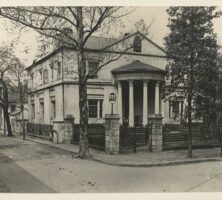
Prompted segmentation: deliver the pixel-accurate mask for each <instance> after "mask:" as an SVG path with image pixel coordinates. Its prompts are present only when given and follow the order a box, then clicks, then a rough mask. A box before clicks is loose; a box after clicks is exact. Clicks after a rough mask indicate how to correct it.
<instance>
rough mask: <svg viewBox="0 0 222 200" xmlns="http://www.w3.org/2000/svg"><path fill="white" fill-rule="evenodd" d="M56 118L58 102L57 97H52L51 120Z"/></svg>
mask: <svg viewBox="0 0 222 200" xmlns="http://www.w3.org/2000/svg"><path fill="white" fill-rule="evenodd" d="M55 118H56V101H55V97H51V119H55Z"/></svg>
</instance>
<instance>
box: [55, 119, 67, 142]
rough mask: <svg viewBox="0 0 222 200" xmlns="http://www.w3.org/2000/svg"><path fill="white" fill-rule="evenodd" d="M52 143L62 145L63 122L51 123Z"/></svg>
mask: <svg viewBox="0 0 222 200" xmlns="http://www.w3.org/2000/svg"><path fill="white" fill-rule="evenodd" d="M52 129H53V142H54V143H58V144H61V143H64V134H65V133H64V121H56V120H55V121H53V128H52Z"/></svg>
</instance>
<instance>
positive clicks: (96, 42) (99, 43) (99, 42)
mask: <svg viewBox="0 0 222 200" xmlns="http://www.w3.org/2000/svg"><path fill="white" fill-rule="evenodd" d="M136 34H140V35H141V36H142V37H144V38H145V39H146V40H148V41H149V42H150V43H152V44H153V45H154V46H156V47H157V48H158V49H160V50H161V51H162V52H164V53H166V52H165V50H164V49H163V48H161V47H160V46H159V45H157V44H156V43H154V42H153V41H152V40H150V39H149V38H147V37H146V36H144V35H143V34H141V33H140V32H135V33H133V34H129V35H127V36H126V37H124V38H122V39H120V38H107V37H99V36H90V37H89V38H88V40H87V42H86V44H85V47H84V48H85V50H90V51H91V50H103V51H104V50H107V49H109V48H110V47H111V46H113V45H115V44H118V43H120V42H121V41H123V40H125V39H128V38H130V37H132V36H134V35H136ZM64 48H66V49H71V50H75V48H74V47H70V46H61V47H59V48H58V49H56V50H54V51H53V52H51V53H50V54H48V55H46V56H44V57H43V58H40V59H39V60H37V61H35V62H34V63H33V64H32V65H30V66H28V67H26V70H28V69H30V68H31V67H33V66H36V65H38V64H40V63H42V62H43V61H45V60H46V59H48V58H50V57H52V56H53V55H55V54H57V53H59V52H61V51H62V50H63V49H64ZM152 56H153V55H152Z"/></svg>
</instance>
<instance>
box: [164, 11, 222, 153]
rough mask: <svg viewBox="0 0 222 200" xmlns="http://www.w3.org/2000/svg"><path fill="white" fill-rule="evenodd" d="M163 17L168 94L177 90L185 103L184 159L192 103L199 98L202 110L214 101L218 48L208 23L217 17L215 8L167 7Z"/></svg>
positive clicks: (190, 134)
mask: <svg viewBox="0 0 222 200" xmlns="http://www.w3.org/2000/svg"><path fill="white" fill-rule="evenodd" d="M167 13H168V15H169V18H168V27H169V29H170V33H169V35H168V36H167V37H166V38H165V45H166V51H167V56H168V65H167V71H168V76H169V77H171V78H170V87H169V92H173V91H174V92H175V91H178V87H179V86H180V93H182V94H183V95H184V96H185V97H186V99H187V103H188V106H187V112H188V113H187V115H188V157H192V132H191V123H192V118H191V117H192V112H193V111H194V104H193V102H194V99H197V98H201V99H202V102H204V106H210V104H211V103H212V104H213V102H214V101H215V98H214V93H215V92H214V91H215V84H216V80H217V76H215V74H216V73H217V70H218V69H217V64H216V58H217V49H218V46H217V43H216V35H215V34H214V30H213V22H212V20H213V19H214V18H216V17H219V15H220V13H219V12H216V8H215V7H170V8H169V9H167ZM212 89H213V90H212ZM211 101H212V102H211ZM199 102H200V101H199ZM197 103H198V102H197ZM206 110H208V111H209V108H206Z"/></svg>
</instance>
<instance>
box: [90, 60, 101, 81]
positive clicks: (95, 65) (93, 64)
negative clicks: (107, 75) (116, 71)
mask: <svg viewBox="0 0 222 200" xmlns="http://www.w3.org/2000/svg"><path fill="white" fill-rule="evenodd" d="M98 66H99V62H97V61H89V62H88V71H89V78H98V72H96V70H97V68H98ZM95 72H96V73H95Z"/></svg>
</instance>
